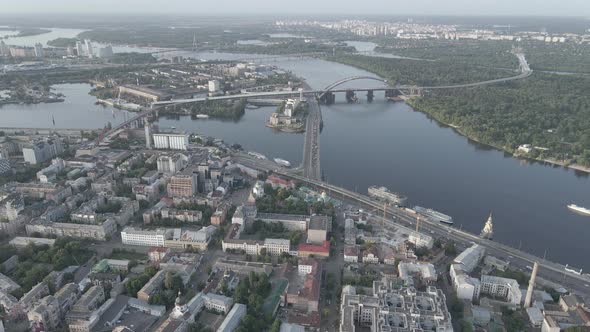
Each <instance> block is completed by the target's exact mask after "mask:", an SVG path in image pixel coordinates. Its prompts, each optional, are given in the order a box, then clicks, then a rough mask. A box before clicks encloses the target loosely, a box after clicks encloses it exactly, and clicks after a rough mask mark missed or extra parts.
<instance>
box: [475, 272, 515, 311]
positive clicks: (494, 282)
mask: <svg viewBox="0 0 590 332" xmlns="http://www.w3.org/2000/svg"><path fill="white" fill-rule="evenodd" d="M480 294H487V295H491V296H494V297H500V298H503V299H504V300H505V301H506V302H508V303H510V304H511V305H513V306H516V307H518V306H520V302H521V299H522V292H521V291H520V287H519V285H518V282H517V281H516V280H514V279H509V278H501V277H496V276H489V275H482V276H481V290H480Z"/></svg>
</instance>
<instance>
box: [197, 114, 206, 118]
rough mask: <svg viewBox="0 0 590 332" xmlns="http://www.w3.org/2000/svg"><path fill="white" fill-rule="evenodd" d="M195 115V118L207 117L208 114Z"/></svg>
mask: <svg viewBox="0 0 590 332" xmlns="http://www.w3.org/2000/svg"><path fill="white" fill-rule="evenodd" d="M195 117H196V118H197V119H209V115H207V114H197V115H196V116H195Z"/></svg>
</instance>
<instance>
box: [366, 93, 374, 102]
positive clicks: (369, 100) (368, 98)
mask: <svg viewBox="0 0 590 332" xmlns="http://www.w3.org/2000/svg"><path fill="white" fill-rule="evenodd" d="M373 97H374V95H373V90H369V91H367V101H368V102H369V103H370V102H372V101H373Z"/></svg>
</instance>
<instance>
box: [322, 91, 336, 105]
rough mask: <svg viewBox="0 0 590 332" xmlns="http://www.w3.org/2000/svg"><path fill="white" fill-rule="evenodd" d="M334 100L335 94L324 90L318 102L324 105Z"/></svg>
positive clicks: (332, 102)
mask: <svg viewBox="0 0 590 332" xmlns="http://www.w3.org/2000/svg"><path fill="white" fill-rule="evenodd" d="M335 101H336V96H335V95H334V93H332V92H326V93H324V94H323V95H322V96H321V97H320V102H321V103H322V104H325V105H332V104H334V102H335Z"/></svg>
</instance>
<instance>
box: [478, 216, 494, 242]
mask: <svg viewBox="0 0 590 332" xmlns="http://www.w3.org/2000/svg"><path fill="white" fill-rule="evenodd" d="M480 236H481V237H482V238H484V239H487V240H491V239H492V238H494V222H493V220H492V213H490V216H489V217H488V220H487V221H486V224H485V225H484V226H483V229H482V230H481V234H480Z"/></svg>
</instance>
